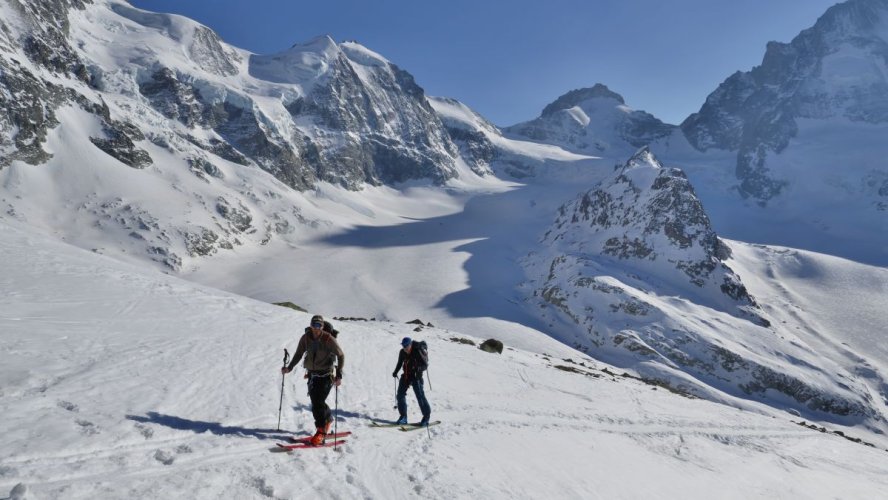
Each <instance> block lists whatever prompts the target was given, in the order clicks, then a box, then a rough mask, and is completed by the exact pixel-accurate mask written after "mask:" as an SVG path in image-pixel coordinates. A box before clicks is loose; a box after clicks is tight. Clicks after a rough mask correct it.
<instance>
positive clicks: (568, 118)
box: [505, 83, 676, 157]
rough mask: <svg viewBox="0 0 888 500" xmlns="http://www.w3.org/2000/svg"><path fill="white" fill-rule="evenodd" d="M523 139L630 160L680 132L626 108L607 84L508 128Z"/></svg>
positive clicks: (572, 95)
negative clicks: (627, 157) (634, 153)
mask: <svg viewBox="0 0 888 500" xmlns="http://www.w3.org/2000/svg"><path fill="white" fill-rule="evenodd" d="M505 130H506V132H507V133H509V134H514V135H516V136H519V137H526V138H528V139H531V140H534V141H538V142H544V143H549V144H557V145H559V146H562V147H565V148H567V149H569V150H571V151H577V152H582V153H587V154H593V155H597V156H605V155H606V156H608V157H626V156H629V155H630V154H631V152H632V151H634V150H636V149H638V148H640V147H642V146H646V145H649V144H651V143H653V142H656V141H658V140H661V139H663V138H666V137H668V136H670V135H671V134H673V133H674V132H675V130H676V126H675V125H669V124H666V123H663V122H662V121H660V120H658V119H657V118H656V117H654V116H653V115H651V114H650V113H647V112H644V111H639V110H634V109H632V108H630V107H628V106H627V105H626V101H625V100H624V99H623V96H621V95H620V94H617V93H616V92H613V91H612V90H610V89H609V88H607V87H606V86H605V85H602V84H600V83H599V84H596V85H595V86H593V87H591V88H584V89H577V90H572V91H570V92H568V93H566V94H564V95H563V96H561V97H559V98H558V99H556V100H555V101H554V102H552V103H550V104H549V105H547V106H546V107H545V108H544V109H543V112H542V113H541V114H540V116H539V117H538V118H535V119H533V120H531V121H529V122H525V123H519V124H517V125H512V126H511V127H507V128H506V129H505Z"/></svg>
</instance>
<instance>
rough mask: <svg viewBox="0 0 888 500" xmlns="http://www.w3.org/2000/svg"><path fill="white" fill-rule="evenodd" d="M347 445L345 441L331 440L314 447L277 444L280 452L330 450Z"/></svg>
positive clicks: (300, 444)
mask: <svg viewBox="0 0 888 500" xmlns="http://www.w3.org/2000/svg"><path fill="white" fill-rule="evenodd" d="M344 443H345V440H344V439H330V440H329V441H327V442H325V443H323V444H319V445H313V444H311V443H294V444H283V443H277V445H278V448H277V449H278V450H280V451H292V450H303V449H306V448H330V447H333V446H339V445H342V444H344Z"/></svg>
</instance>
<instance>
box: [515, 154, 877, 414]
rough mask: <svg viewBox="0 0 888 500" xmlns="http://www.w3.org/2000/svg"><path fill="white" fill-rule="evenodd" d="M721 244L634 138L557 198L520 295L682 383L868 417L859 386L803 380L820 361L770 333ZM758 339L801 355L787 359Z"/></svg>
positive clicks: (614, 354)
mask: <svg viewBox="0 0 888 500" xmlns="http://www.w3.org/2000/svg"><path fill="white" fill-rule="evenodd" d="M730 254H731V250H730V248H729V247H728V246H727V245H726V244H724V243H723V242H722V241H721V240H720V239H719V238H718V236H717V235H716V233H715V232H714V231H713V229H712V227H711V225H710V222H709V217H708V216H707V214H706V212H705V211H704V209H703V205H702V204H701V202H700V201H699V199H698V198H697V197H696V194H695V192H694V189H693V187H692V186H691V184H690V182H689V181H688V179H687V177H686V176H685V175H684V173H683V172H682V171H681V170H678V169H673V168H663V167H662V166H661V165H660V164H659V162H658V161H657V159H656V158H655V157H654V156H653V154H651V152H650V150H649V149H647V148H642V149H640V150H639V151H638V152H637V153H636V154H635V155H634V156H633V157H632V158H631V159H630V160H629V161H628V162H626V163H625V164H624V165H623V166H622V167H621V168H619V169H618V170H617V171H615V172H614V173H613V175H612V176H611V177H609V178H607V179H605V180H604V181H602V182H601V183H600V184H598V185H597V186H595V187H594V188H592V189H590V190H589V191H587V192H585V193H583V194H582V195H581V196H579V197H578V198H577V199H575V200H573V201H571V202H569V203H567V204H565V205H563V206H562V207H561V208H560V209H559V212H558V217H557V219H556V221H555V223H554V224H553V226H552V228H551V229H550V230H549V231H548V232H547V233H546V234H545V236H544V237H543V239H542V245H541V246H540V249H539V250H538V251H536V252H533V253H531V254H530V255H528V256H527V258H526V259H525V260H524V261H523V265H524V268H525V270H526V272H527V275H528V277H529V281H528V282H527V289H528V301H529V302H531V303H532V304H533V305H534V306H536V309H537V310H538V311H539V315H540V317H541V319H543V320H544V321H545V322H546V323H547V324H548V325H549V326H550V328H552V329H553V331H557V332H558V333H557V334H556V336H557V337H559V338H561V339H562V340H563V341H565V342H567V343H569V344H572V345H574V346H575V347H577V348H578V349H581V350H585V351H589V352H592V351H594V353H595V355H596V357H599V358H600V359H604V360H609V361H611V362H615V363H617V364H624V365H627V366H632V367H633V368H635V369H637V370H639V371H640V372H641V373H642V374H643V375H644V376H648V377H652V378H656V379H665V380H668V381H670V382H669V383H670V384H673V385H678V387H677V388H678V389H680V390H683V391H690V392H692V393H693V392H698V391H699V392H706V391H707V390H709V389H708V387H710V386H712V387H717V388H718V389H719V390H721V391H725V392H727V393H729V394H734V395H736V396H739V397H751V396H755V397H756V398H759V397H772V396H773V394H780V396H777V397H776V400H778V404H780V405H782V404H785V402H784V401H786V400H788V401H791V402H792V403H790V406H796V407H798V408H800V409H803V410H804V411H806V412H816V413H818V414H822V415H826V417H825V418H834V419H844V418H851V419H852V420H853V419H865V418H870V417H874V416H876V414H875V413H874V410H873V409H872V408H871V406H870V405H869V403H868V400H867V399H866V398H867V397H868V393H867V391H866V389H865V388H863V387H862V386H859V387H855V388H853V389H849V388H836V387H835V386H831V385H829V384H820V383H817V382H814V380H816V379H817V377H818V375H817V374H818V373H819V372H820V371H822V370H829V369H830V368H829V367H821V366H817V363H818V361H817V358H816V357H811V356H810V354H809V353H808V352H807V351H806V350H803V349H800V348H798V347H796V346H794V345H792V344H791V343H790V342H787V341H783V340H781V339H779V337H778V336H777V335H776V334H775V331H774V330H772V329H771V327H770V323H769V321H768V320H767V319H765V317H764V315H763V312H762V311H761V309H760V308H759V307H758V305H757V304H756V301H755V299H754V298H753V297H752V296H751V295H750V293H749V292H748V290H747V289H746V287H745V286H744V284H743V282H742V281H741V279H740V276H739V275H738V274H737V273H735V272H734V271H733V270H732V269H731V268H730V267H729V266H728V264H727V262H726V261H728V260H729V259H730ZM556 325H557V326H556ZM754 346H755V347H754ZM763 350H769V351H774V352H771V353H770V354H772V355H775V356H776V354H774V353H775V352H781V353H788V354H783V355H784V356H788V357H797V359H803V360H805V361H804V362H799V363H797V366H796V365H793V366H791V368H790V369H789V370H786V365H785V364H779V363H773V361H772V360H770V359H769V358H768V357H767V356H762V351H763ZM784 370H786V371H784ZM677 372H683V373H685V374H690V376H689V377H688V376H686V375H676V373H677ZM787 398H788V399H787ZM876 418H878V417H876Z"/></svg>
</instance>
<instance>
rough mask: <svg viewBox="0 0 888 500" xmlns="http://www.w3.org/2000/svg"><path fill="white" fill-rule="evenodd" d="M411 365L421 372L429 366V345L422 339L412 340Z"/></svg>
mask: <svg viewBox="0 0 888 500" xmlns="http://www.w3.org/2000/svg"><path fill="white" fill-rule="evenodd" d="M413 351H414V352H415V353H416V354H414V355H413V367H414V369H416V371H417V372H423V371H425V370H427V369H428V367H429V346H428V345H426V343H425V342H424V341H421V342H414V343H413Z"/></svg>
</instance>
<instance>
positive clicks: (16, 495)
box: [9, 483, 28, 500]
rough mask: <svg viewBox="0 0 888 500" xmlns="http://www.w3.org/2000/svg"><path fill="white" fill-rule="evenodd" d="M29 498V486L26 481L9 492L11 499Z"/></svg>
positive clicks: (21, 499) (22, 499) (24, 499)
mask: <svg viewBox="0 0 888 500" xmlns="http://www.w3.org/2000/svg"><path fill="white" fill-rule="evenodd" d="M27 498H28V487H27V486H25V484H24V483H19V484H17V485H15V486H14V487H13V488H12V491H10V492H9V500H26V499H27Z"/></svg>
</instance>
